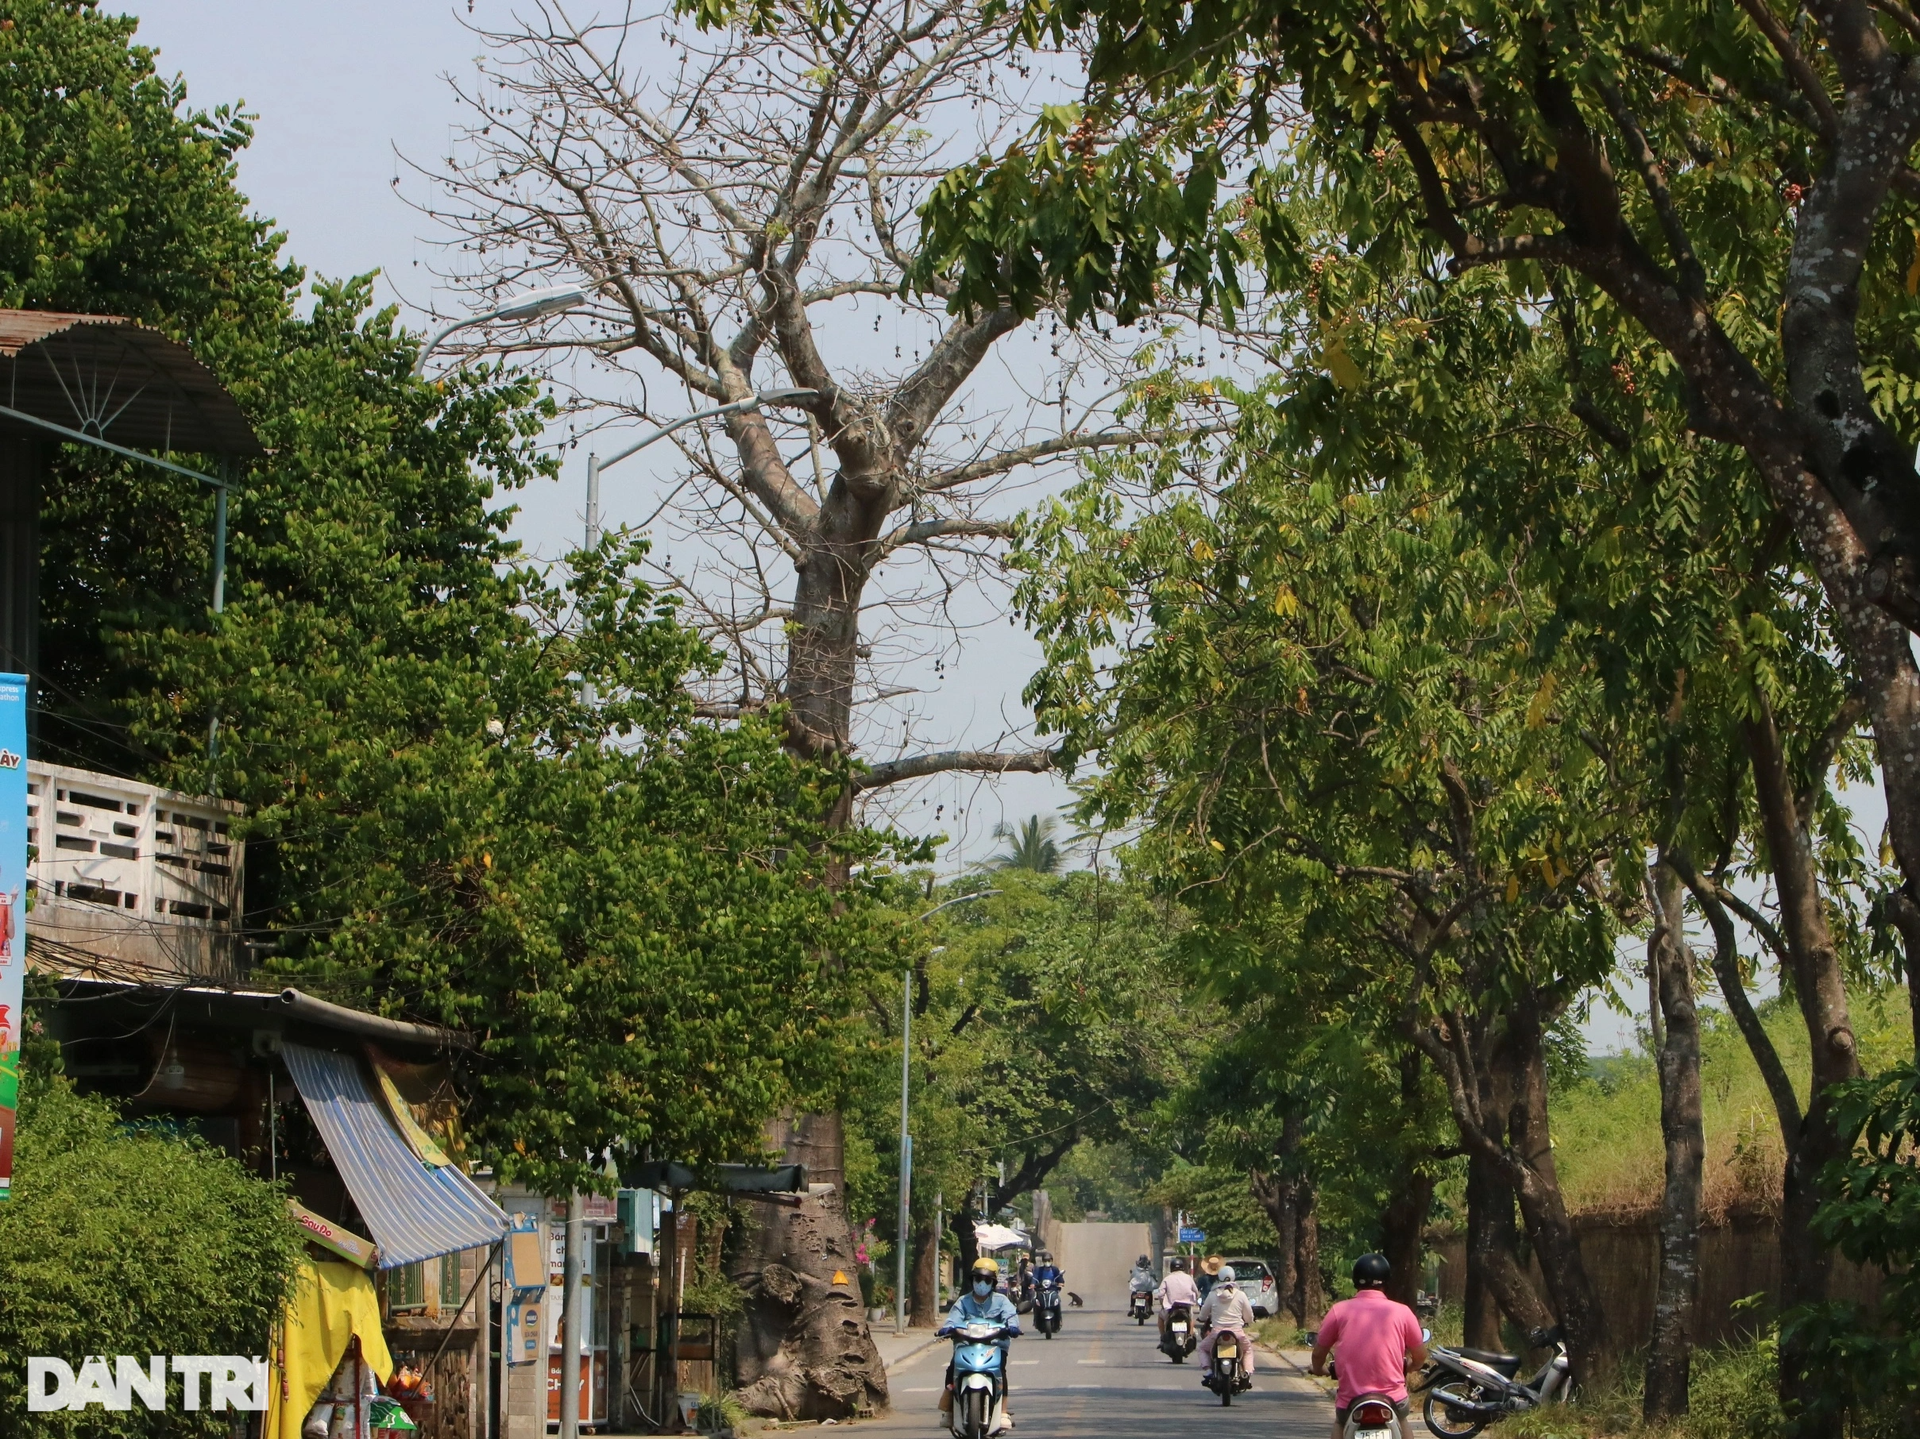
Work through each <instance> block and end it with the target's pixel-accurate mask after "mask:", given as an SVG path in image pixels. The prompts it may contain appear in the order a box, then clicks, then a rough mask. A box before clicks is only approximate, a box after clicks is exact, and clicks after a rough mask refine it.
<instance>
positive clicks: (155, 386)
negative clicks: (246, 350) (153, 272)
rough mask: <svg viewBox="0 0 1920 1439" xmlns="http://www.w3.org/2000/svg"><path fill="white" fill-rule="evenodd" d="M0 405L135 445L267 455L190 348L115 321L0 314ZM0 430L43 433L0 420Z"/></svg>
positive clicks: (236, 407) (118, 319)
mask: <svg viewBox="0 0 1920 1439" xmlns="http://www.w3.org/2000/svg"><path fill="white" fill-rule="evenodd" d="M0 405H3V406H5V407H6V408H8V409H11V410H18V411H20V412H21V413H23V414H27V415H31V416H33V417H34V418H36V419H39V420H44V421H47V422H49V423H51V424H55V425H61V426H64V427H65V428H67V429H70V430H78V431H81V432H82V433H84V434H87V435H91V436H93V437H95V438H97V439H103V440H108V441H111V442H112V443H114V444H118V445H124V446H127V447H129V448H133V449H146V450H158V451H163V452H164V451H175V452H180V453H186V454H221V455H238V456H251V455H259V454H264V453H265V451H264V449H263V448H262V447H261V444H260V441H259V439H258V438H257V437H256V436H255V435H254V433H253V427H252V426H251V425H249V424H248V423H247V418H246V416H245V415H244V414H242V413H241V410H240V406H239V405H238V404H237V403H236V402H235V401H234V398H233V396H232V395H230V394H228V393H227V391H226V388H225V387H224V386H223V385H222V384H221V383H220V381H219V380H218V379H217V378H215V376H214V373H213V371H211V370H209V369H208V368H207V367H206V366H205V365H203V364H201V363H200V361H199V360H197V359H195V358H194V355H193V351H191V350H189V349H188V348H187V347H186V346H185V345H183V344H181V343H180V342H179V341H178V340H172V339H169V338H168V337H167V336H165V335H163V334H161V333H160V332H159V331H158V330H152V329H148V328H147V327H146V326H145V325H141V324H138V323H136V322H135V321H132V320H128V319H124V318H122V317H121V316H118V315H73V314H62V313H57V312H54V311H49V310H0ZM0 433H8V434H36V435H44V433H45V432H44V431H42V430H40V429H39V428H38V427H36V426H33V425H30V424H27V423H25V422H23V421H20V420H16V419H13V418H11V417H8V416H0Z"/></svg>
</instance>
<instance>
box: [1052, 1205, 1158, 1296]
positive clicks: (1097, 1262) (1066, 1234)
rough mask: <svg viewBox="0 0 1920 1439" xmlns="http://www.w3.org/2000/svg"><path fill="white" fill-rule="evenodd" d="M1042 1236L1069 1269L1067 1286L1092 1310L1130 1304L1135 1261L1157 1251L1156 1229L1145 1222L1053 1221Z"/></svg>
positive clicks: (1065, 1268) (1057, 1258) (1062, 1263)
mask: <svg viewBox="0 0 1920 1439" xmlns="http://www.w3.org/2000/svg"><path fill="white" fill-rule="evenodd" d="M1042 1238H1043V1240H1044V1242H1045V1243H1046V1245H1047V1247H1048V1248H1049V1249H1051V1250H1052V1251H1053V1259H1054V1262H1055V1263H1056V1264H1058V1265H1059V1266H1060V1267H1061V1269H1063V1270H1065V1271H1066V1275H1067V1288H1068V1289H1070V1290H1072V1291H1073V1292H1074V1293H1075V1294H1078V1295H1079V1296H1080V1297H1081V1298H1082V1299H1084V1300H1085V1301H1086V1302H1087V1307H1088V1308H1089V1309H1101V1308H1110V1309H1121V1310H1124V1309H1125V1308H1126V1307H1127V1274H1128V1271H1130V1270H1131V1269H1132V1268H1133V1261H1134V1260H1135V1259H1137V1258H1139V1257H1140V1256H1141V1255H1142V1254H1150V1253H1152V1251H1153V1235H1152V1231H1151V1230H1150V1229H1149V1228H1148V1227H1147V1226H1146V1225H1144V1224H1060V1223H1057V1222H1056V1223H1049V1224H1048V1225H1047V1227H1046V1229H1045V1230H1043V1231H1042Z"/></svg>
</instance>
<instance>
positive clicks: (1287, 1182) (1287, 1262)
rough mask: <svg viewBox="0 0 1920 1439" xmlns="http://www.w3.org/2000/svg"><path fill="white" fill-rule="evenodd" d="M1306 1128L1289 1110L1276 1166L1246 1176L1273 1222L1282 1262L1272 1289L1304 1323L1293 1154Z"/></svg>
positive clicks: (1275, 1154) (1276, 1248)
mask: <svg viewBox="0 0 1920 1439" xmlns="http://www.w3.org/2000/svg"><path fill="white" fill-rule="evenodd" d="M1305 1131H1306V1125H1305V1123H1304V1121H1303V1120H1302V1118H1301V1116H1300V1115H1299V1114H1298V1113H1297V1112H1294V1113H1289V1114H1288V1115H1287V1116H1286V1117H1285V1118H1284V1119H1283V1120H1281V1122H1280V1142H1279V1144H1277V1145H1275V1146H1274V1152H1273V1158H1274V1164H1273V1168H1272V1169H1271V1170H1261V1169H1256V1170H1253V1171H1252V1172H1251V1173H1249V1174H1248V1176H1247V1184H1248V1187H1249V1188H1250V1189H1251V1190H1252V1192H1253V1197H1254V1200H1255V1201H1256V1202H1257V1203H1258V1204H1259V1205H1260V1207H1261V1208H1262V1209H1264V1210H1266V1212H1267V1218H1268V1219H1269V1220H1271V1221H1272V1222H1273V1235H1274V1251H1273V1252H1274V1254H1275V1256H1276V1258H1277V1260H1278V1263H1279V1271H1278V1272H1277V1273H1276V1274H1275V1275H1274V1276H1273V1292H1274V1294H1275V1296H1276V1297H1277V1298H1278V1299H1279V1301H1280V1302H1281V1303H1282V1304H1284V1305H1286V1306H1287V1308H1288V1309H1290V1310H1291V1311H1292V1312H1293V1317H1294V1322H1295V1323H1305V1319H1304V1318H1303V1316H1302V1314H1301V1311H1300V1306H1299V1304H1297V1303H1296V1302H1295V1296H1296V1295H1297V1294H1298V1293H1299V1289H1300V1259H1299V1253H1298V1251H1299V1245H1300V1208H1299V1200H1298V1195H1297V1192H1296V1191H1297V1190H1298V1188H1299V1180H1298V1178H1297V1177H1296V1173H1295V1168H1294V1157H1295V1156H1296V1155H1297V1154H1298V1153H1299V1152H1300V1141H1301V1138H1302V1136H1303V1135H1304V1134H1305Z"/></svg>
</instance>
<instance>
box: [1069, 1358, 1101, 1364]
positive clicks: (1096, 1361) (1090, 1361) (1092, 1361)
mask: <svg viewBox="0 0 1920 1439" xmlns="http://www.w3.org/2000/svg"><path fill="white" fill-rule="evenodd" d="M1075 1362H1077V1363H1080V1364H1105V1363H1106V1362H1107V1361H1106V1360H1104V1359H1081V1360H1077V1361H1075Z"/></svg>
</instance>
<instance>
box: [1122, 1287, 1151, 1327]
mask: <svg viewBox="0 0 1920 1439" xmlns="http://www.w3.org/2000/svg"><path fill="white" fill-rule="evenodd" d="M1127 1314H1128V1316H1129V1317H1130V1318H1132V1319H1133V1321H1134V1322H1135V1323H1136V1324H1145V1323H1146V1322H1147V1321H1148V1320H1149V1319H1151V1318H1153V1295H1152V1294H1151V1293H1149V1292H1148V1291H1147V1290H1145V1289H1136V1290H1134V1291H1133V1294H1132V1295H1131V1296H1130V1297H1129V1298H1128V1300H1127Z"/></svg>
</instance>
